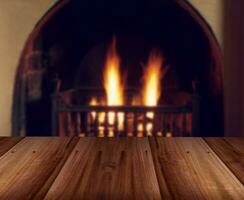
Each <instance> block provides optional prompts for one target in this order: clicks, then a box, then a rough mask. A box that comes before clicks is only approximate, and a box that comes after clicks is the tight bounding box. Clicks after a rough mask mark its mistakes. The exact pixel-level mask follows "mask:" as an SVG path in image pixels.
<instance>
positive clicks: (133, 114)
mask: <svg viewBox="0 0 244 200" xmlns="http://www.w3.org/2000/svg"><path fill="white" fill-rule="evenodd" d="M135 92H136V90H133V89H132V90H128V91H127V93H126V94H127V100H128V101H131V98H132V95H133V94H135ZM94 94H96V96H101V97H102V96H103V95H104V91H103V90H99V89H94V88H83V89H79V90H71V91H66V92H62V93H57V94H55V95H53V109H52V129H53V130H52V132H53V135H66V136H102V137H109V136H113V137H118V136H152V135H154V136H192V135H194V133H197V132H198V128H199V108H200V102H199V96H198V95H197V94H194V95H192V101H191V102H189V104H187V105H185V106H154V107H149V106H91V105H88V104H89V103H88V99H90V98H91V97H92V96H94ZM82 97H83V98H82ZM111 113H113V115H114V122H113V124H111V123H109V115H111ZM148 113H153V118H149V117H148ZM101 115H102V116H103V117H102V118H103V120H102V122H101V120H100V116H101ZM119 115H123V122H122V124H121V123H120V125H119ZM149 125H150V126H149ZM120 126H122V128H121V127H120Z"/></svg>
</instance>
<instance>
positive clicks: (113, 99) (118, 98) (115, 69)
mask: <svg viewBox="0 0 244 200" xmlns="http://www.w3.org/2000/svg"><path fill="white" fill-rule="evenodd" d="M103 78H104V88H105V90H106V96H107V105H108V106H121V105H123V103H124V86H123V83H122V80H121V73H120V58H119V56H118V54H117V51H116V39H115V38H113V41H112V44H111V46H110V48H109V50H108V53H107V60H106V64H105V70H104V74H103ZM123 120H124V114H123V113H118V125H119V130H121V129H122V127H123ZM108 122H109V124H110V125H113V124H114V122H115V113H114V112H109V114H108Z"/></svg>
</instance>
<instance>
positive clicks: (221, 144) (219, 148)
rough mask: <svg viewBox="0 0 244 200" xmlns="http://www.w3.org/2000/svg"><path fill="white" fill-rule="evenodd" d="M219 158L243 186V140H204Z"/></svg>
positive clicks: (234, 138) (235, 138) (236, 138)
mask: <svg viewBox="0 0 244 200" xmlns="http://www.w3.org/2000/svg"><path fill="white" fill-rule="evenodd" d="M204 139H205V141H206V142H207V143H208V145H209V146H210V147H211V148H212V149H213V150H214V151H215V153H216V154H217V155H218V156H219V158H220V159H221V160H222V161H223V162H224V163H225V164H226V165H227V166H228V167H229V169H230V170H231V171H232V172H233V174H235V175H236V176H237V177H238V179H239V180H240V181H241V182H242V184H244V138H238V137H233V138H204Z"/></svg>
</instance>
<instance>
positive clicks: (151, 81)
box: [142, 51, 163, 106]
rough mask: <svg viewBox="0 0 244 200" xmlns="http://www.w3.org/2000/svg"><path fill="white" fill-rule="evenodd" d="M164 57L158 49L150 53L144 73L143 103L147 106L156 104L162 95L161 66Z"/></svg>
mask: <svg viewBox="0 0 244 200" xmlns="http://www.w3.org/2000/svg"><path fill="white" fill-rule="evenodd" d="M162 64H163V57H162V56H161V54H160V53H159V52H157V51H152V52H151V53H150V55H149V59H148V63H147V66H146V67H145V69H144V74H143V89H142V93H143V94H142V96H143V104H144V105H145V106H156V105H157V102H158V100H159V98H160V95H161V87H160V86H161V84H160V82H161V78H162V72H161V66H162Z"/></svg>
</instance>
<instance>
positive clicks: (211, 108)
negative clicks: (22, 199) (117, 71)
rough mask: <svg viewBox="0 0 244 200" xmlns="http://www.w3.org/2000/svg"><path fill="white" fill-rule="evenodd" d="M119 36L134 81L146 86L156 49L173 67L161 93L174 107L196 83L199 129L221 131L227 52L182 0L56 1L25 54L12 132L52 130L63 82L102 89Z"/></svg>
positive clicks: (125, 64)
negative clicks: (108, 57)
mask: <svg viewBox="0 0 244 200" xmlns="http://www.w3.org/2000/svg"><path fill="white" fill-rule="evenodd" d="M113 36H116V41H117V45H116V46H117V51H118V53H119V55H120V58H121V68H122V70H123V71H126V74H127V81H126V85H127V86H128V87H140V84H141V81H140V80H141V78H142V63H144V64H145V63H146V62H147V58H148V55H149V53H150V51H151V49H155V48H156V49H159V50H160V51H161V53H162V55H163V58H164V62H165V65H167V66H169V69H168V72H167V75H166V76H165V78H164V79H163V80H162V81H161V84H162V88H163V89H162V90H163V91H162V96H163V97H162V98H161V99H164V100H163V101H164V102H166V103H167V104H169V105H174V104H179V103H180V102H184V101H186V100H187V94H193V87H192V83H193V82H194V81H197V82H198V83H199V87H198V88H199V90H198V92H199V95H200V97H201V102H200V110H201V112H200V127H199V132H198V134H197V135H205V136H220V135H223V87H222V56H221V51H220V49H219V47H218V44H217V41H216V39H215V37H214V35H213V33H212V31H211V29H210V28H209V27H208V25H207V24H206V22H205V21H204V20H203V19H202V18H201V17H200V15H199V14H198V12H197V11H196V10H194V9H193V8H192V7H191V6H190V5H189V4H188V3H186V2H185V1H178V0H175V1H172V0H171V1H168V0H165V1H159V0H154V1H150V2H149V1H146V0H145V1H138V2H137V1H134V2H131V1H127V0H126V1H119V2H114V1H109V0H107V1H89V2H86V3H84V2H83V1H78V0H66V1H60V2H59V3H57V4H56V5H55V6H54V7H53V8H52V9H50V11H49V12H48V13H47V14H46V15H45V16H44V17H43V18H42V19H41V20H40V22H39V23H38V24H37V26H36V27H35V28H34V30H33V32H32V33H31V35H30V37H29V39H28V41H27V43H26V46H25V49H24V51H23V53H22V56H21V59H20V63H19V67H18V71H17V73H16V83H15V93H14V104H13V133H15V134H16V135H51V129H52V118H51V112H52V100H51V95H52V94H53V93H55V92H56V89H57V80H59V83H61V84H60V88H59V90H60V91H61V92H64V91H67V90H70V89H75V90H76V89H79V88H81V87H97V88H99V87H101V86H102V82H103V76H102V74H103V71H104V63H105V58H106V52H107V48H108V46H109V45H110V43H111V40H112V38H113ZM188 96H189V95H188Z"/></svg>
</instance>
